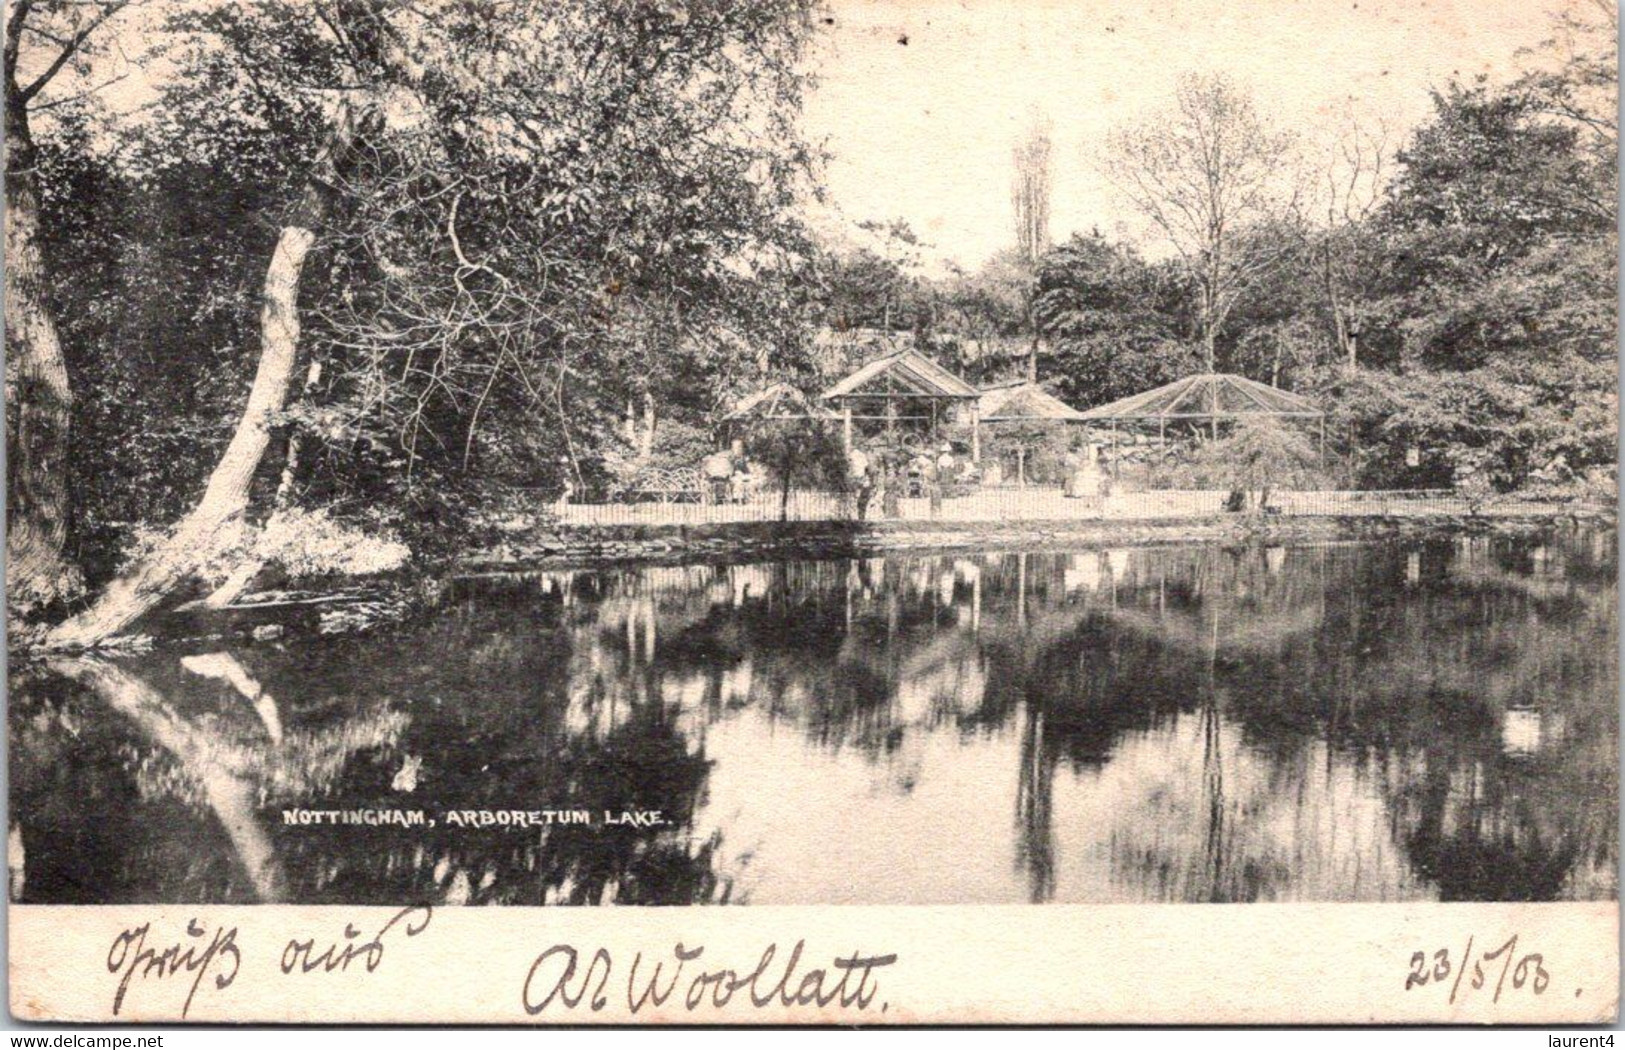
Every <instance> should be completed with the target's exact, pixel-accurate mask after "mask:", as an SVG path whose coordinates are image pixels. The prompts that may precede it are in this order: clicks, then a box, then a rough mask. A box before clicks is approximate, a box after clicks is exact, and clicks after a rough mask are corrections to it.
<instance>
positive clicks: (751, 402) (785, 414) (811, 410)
mask: <svg viewBox="0 0 1625 1050" xmlns="http://www.w3.org/2000/svg"><path fill="white" fill-rule="evenodd" d="M751 416H754V417H756V418H758V419H834V418H835V413H833V412H831V411H830V410H829V409H827V408H825V407H824V406H823V405H820V404H817V403H815V402H814V401H813V400H812V399H811V398H809V397H808V396H807V395H806V394H803V393H802V392H801V391H800V390H797V389H796V388H795V387H793V386H791V385H790V384H789V383H774V384H773V385H772V386H769V387H764V388H763V389H761V390H758V391H756V393H754V394H751V395H749V396H747V397H744V398H741V399H740V400H739V402H738V403H737V404H735V405H734V407H733V408H732V409H731V410H729V412H728V413H727V414H726V415H724V416H723V417H722V419H723V421H724V422H733V421H736V420H740V419H745V418H747V417H751Z"/></svg>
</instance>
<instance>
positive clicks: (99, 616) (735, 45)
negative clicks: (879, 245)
mask: <svg viewBox="0 0 1625 1050" xmlns="http://www.w3.org/2000/svg"><path fill="white" fill-rule="evenodd" d="M808 8H809V5H808V4H807V3H804V2H801V0H785V2H783V3H778V4H722V5H714V6H711V5H707V6H703V7H696V6H694V5H688V4H678V3H672V4H665V5H661V4H650V3H646V2H642V0H624V2H621V0H615V2H610V3H607V4H606V3H605V2H603V0H597V2H591V3H589V2H586V0H573V2H569V3H543V2H541V0H532V2H526V3H520V4H514V5H502V6H497V5H478V4H476V5H462V6H456V7H447V8H436V9H434V11H433V12H432V15H433V17H430V15H429V14H425V13H424V12H423V11H422V10H420V9H419V8H418V7H417V6H416V5H413V4H408V3H400V2H395V0H324V2H322V3H316V4H310V3H294V2H291V0H289V2H283V3H274V4H265V5H257V6H255V7H252V8H238V7H236V6H235V5H223V4H222V5H217V6H214V7H210V8H207V9H206V10H204V11H203V12H202V13H201V14H199V13H196V12H195V11H192V10H188V11H186V13H185V15H184V18H185V25H186V28H187V29H188V31H189V32H191V33H192V34H194V35H195V36H196V37H197V38H198V39H200V40H201V41H203V43H201V44H200V50H199V52H197V53H196V54H194V55H193V56H192V60H191V62H190V65H188V66H186V67H184V68H183V74H184V75H183V77H182V79H181V81H180V84H179V87H178V89H177V93H176V94H175V95H174V96H173V99H172V101H173V104H174V105H175V106H176V107H177V109H180V110H182V111H184V112H188V113H195V118H193V119H195V121H196V122H197V123H198V124H200V125H202V126H204V127H213V126H214V124H212V123H211V122H212V121H216V120H217V116H216V115H217V114H222V113H223V114H225V115H226V116H225V124H226V125H227V128H226V130H227V133H228V134H229V135H231V136H237V135H245V136H249V137H254V136H263V135H266V134H271V135H273V136H284V139H283V141H284V142H285V144H286V146H285V150H286V152H287V153H289V154H290V155H293V156H296V157H298V158H300V163H299V164H298V165H297V166H296V167H297V169H298V170H300V171H301V172H302V174H301V175H300V177H299V178H298V179H297V180H290V187H289V192H288V195H287V196H286V198H285V201H284V203H283V204H282V205H281V206H279V207H278V208H277V209H276V211H275V222H276V225H277V230H278V232H277V237H276V242H275V244H274V245H273V246H272V247H271V252H270V261H269V263H268V265H266V267H265V270H264V277H263V281H262V286H263V292H262V296H261V300H262V303H261V321H260V327H259V348H258V366H257V370H256V373H255V380H254V383H253V386H252V389H251V390H250V393H249V399H248V403H247V406H246V408H245V409H244V411H243V414H242V417H241V419H240V420H239V422H238V425H237V428H236V430H235V432H234V434H233V436H232V440H231V441H230V443H229V444H228V445H227V446H226V449H225V451H224V452H223V453H222V456H221V459H220V461H219V463H218V465H217V466H216V468H215V470H214V472H213V474H212V475H211V477H210V479H209V482H208V485H207V486H206V488H205V492H204V496H203V498H202V499H201V500H200V501H199V503H198V504H197V506H196V507H195V508H194V509H193V510H192V511H191V512H190V513H188V514H187V515H186V516H185V517H184V518H183V519H182V521H181V522H180V523H179V525H178V526H177V527H176V528H175V529H174V530H173V531H172V532H171V533H170V535H169V538H168V539H167V540H166V541H165V542H164V543H162V544H161V545H160V546H159V547H158V549H157V550H156V551H155V552H154V553H152V554H151V555H150V556H148V557H146V558H144V559H142V560H141V561H140V563H139V564H138V565H137V566H135V567H134V568H133V569H132V570H131V571H130V572H129V573H127V574H126V575H125V576H123V577H122V578H120V579H119V580H117V581H115V582H114V583H113V584H112V585H111V586H110V587H109V588H108V589H107V591H106V592H105V593H104V594H103V596H102V597H101V599H100V600H99V601H98V602H97V603H96V605H95V606H93V607H92V608H91V609H90V610H88V611H87V612H85V613H84V614H82V615H80V616H78V617H76V618H74V619H73V620H70V621H68V622H67V623H65V624H63V625H62V626H61V627H59V628H58V629H57V630H56V631H55V632H53V634H52V636H51V638H50V642H51V643H52V644H55V645H58V646H64V647H77V646H90V645H95V644H97V643H98V642H100V641H101V640H103V639H105V638H107V637H109V636H111V635H113V634H116V633H118V632H120V631H122V630H124V629H125V628H127V627H128V626H129V625H130V624H131V623H133V622H134V621H135V620H136V619H137V618H139V617H140V616H142V615H143V614H144V613H146V612H147V611H149V610H151V609H152V608H154V607H155V606H156V605H158V604H159V603H161V602H162V601H164V600H165V598H166V597H167V596H168V595H170V594H171V593H172V592H174V591H175V590H176V589H177V588H178V587H179V586H180V585H181V584H182V583H183V582H185V581H187V580H188V579H190V578H192V577H194V576H195V575H196V574H197V571H198V568H199V566H200V565H201V564H202V563H203V562H204V561H205V560H207V559H208V558H209V557H210V556H211V554H212V553H215V552H218V550H219V548H220V546H221V545H222V544H225V543H230V542H235V541H236V538H237V537H240V536H241V534H242V532H243V526H244V525H245V523H246V522H247V521H248V518H249V516H250V514H251V512H252V510H253V507H252V505H251V504H252V501H251V498H250V497H251V492H252V491H253V483H254V480H255V475H256V474H257V473H260V464H261V462H262V460H264V459H265V455H266V452H267V450H268V449H269V448H271V447H273V443H274V441H273V439H274V437H275V436H276V434H278V433H280V432H283V431H285V430H292V431H293V432H294V433H293V434H292V435H290V439H289V441H288V442H286V443H285V444H284V446H283V447H284V448H286V449H287V450H288V452H289V454H288V455H286V456H285V457H284V459H285V461H286V463H290V464H291V463H292V462H293V460H294V457H293V456H292V455H291V451H292V447H293V437H294V436H296V435H297V433H298V432H299V431H300V429H301V428H304V429H308V431H309V432H310V433H311V434H313V435H315V436H318V437H320V438H321V439H322V442H321V443H323V444H325V445H326V446H327V450H326V454H327V455H328V456H329V457H337V461H339V462H342V460H343V458H344V456H346V455H347V454H348V452H347V451H346V450H348V449H350V448H353V447H354V446H355V445H356V444H357V443H358V442H359V441H361V439H363V438H364V439H366V441H368V442H373V441H376V443H377V445H378V446H379V447H381V448H383V453H382V458H383V461H384V462H386V463H388V464H390V465H391V466H392V467H393V466H394V465H397V464H398V465H400V466H402V467H404V472H405V477H406V478H407V484H408V485H410V479H411V477H412V473H413V471H414V470H419V469H423V468H425V467H427V466H428V465H430V464H436V465H437V468H436V469H441V470H445V471H448V472H449V471H450V470H451V469H453V467H452V464H454V463H460V464H462V465H463V467H464V468H465V469H466V468H467V466H468V465H469V464H470V463H472V462H475V461H477V459H478V456H477V455H476V453H477V451H478V450H479V448H480V446H481V444H482V442H481V440H480V436H479V435H480V428H481V427H482V425H484V424H485V422H486V421H487V420H489V419H491V418H493V417H501V416H502V415H503V414H504V413H514V415H512V416H511V417H508V418H511V419H513V421H514V422H515V423H516V424H518V425H517V426H516V427H515V429H516V430H517V431H518V432H519V433H520V434H521V435H522V438H521V439H520V440H532V439H538V440H540V442H541V443H542V444H544V445H546V446H548V447H550V448H551V449H552V452H553V455H554V458H556V457H557V454H558V452H559V451H560V450H561V449H562V450H564V451H565V454H566V456H567V458H569V459H570V460H572V461H574V458H575V453H574V451H572V450H573V448H574V442H575V441H577V440H580V439H582V438H584V437H590V438H591V439H592V440H595V441H596V440H598V439H599V438H600V437H602V436H604V435H602V434H601V433H600V432H599V431H601V430H606V429H607V430H613V429H614V427H613V420H614V419H615V418H617V416H618V414H619V408H620V407H621V406H624V404H625V399H626V395H627V392H628V390H629V389H631V390H636V389H640V387H639V386H638V384H639V383H643V384H644V386H647V384H648V382H649V381H651V380H653V379H655V378H656V377H657V376H658V377H660V381H662V382H667V381H669V382H673V383H681V382H684V381H685V378H686V381H688V382H690V383H692V377H691V375H689V374H688V373H685V371H684V370H682V369H674V368H654V367H651V358H652V357H654V355H656V354H657V353H658V352H659V349H660V348H658V347H656V346H652V345H650V344H651V341H652V340H653V341H657V342H661V343H663V344H665V345H666V346H668V347H670V346H671V343H675V344H676V347H679V348H681V351H682V354H683V356H685V358H687V359H688V360H690V361H692V362H694V363H697V364H698V363H702V362H707V359H708V358H709V360H710V363H703V364H701V368H702V369H703V370H704V371H705V372H706V373H707V374H708V375H709V376H711V377H714V376H715V374H716V372H718V371H722V370H724V369H726V368H727V367H731V366H730V365H728V364H727V363H726V361H724V360H723V358H724V357H726V356H727V355H731V354H736V353H737V347H738V346H739V345H741V344H742V343H744V342H745V341H744V340H740V339H737V338H732V337H729V336H728V335H727V333H726V331H725V329H726V328H728V327H729V326H732V325H736V323H738V322H740V321H741V319H745V323H751V320H750V319H756V318H762V317H767V316H770V315H772V314H774V313H775V312H782V311H777V307H780V306H782V305H783V304H782V303H770V302H769V301H768V297H765V296H763V295H762V294H761V291H762V289H763V287H764V286H766V285H768V284H775V283H782V282H777V279H776V278H775V279H773V280H772V281H769V280H765V279H764V278H765V277H766V276H767V275H771V274H774V273H777V272H778V271H779V270H780V269H782V267H783V265H784V260H785V258H786V257H787V256H789V255H790V254H791V252H790V250H789V240H790V235H789V233H788V232H787V231H788V226H789V223H788V220H787V218H786V216H787V215H788V212H789V205H790V202H791V201H792V200H793V199H794V198H793V194H792V192H791V186H790V184H791V183H792V182H793V181H794V179H795V178H796V177H797V173H798V172H800V171H802V170H804V168H805V166H806V164H807V163H808V162H809V160H810V158H809V154H808V152H807V151H806V150H805V149H804V147H802V145H801V143H800V140H799V138H798V137H797V135H796V134H795V133H794V129H793V124H794V120H793V117H794V112H795V110H796V109H797V107H798V106H799V98H800V95H799V92H800V88H801V85H802V83H803V82H804V80H805V75H804V73H802V72H801V68H800V62H799V56H800V49H801V44H802V41H803V40H804V39H805V38H806V36H807V34H808V33H810V32H811V26H812V21H811V19H810V18H809V17H808ZM288 99H293V100H295V104H294V105H292V106H285V102H286V100H288ZM282 110H287V111H286V112H283V111H282ZM267 129H269V130H267ZM314 259H320V260H321V265H323V266H324V267H325V273H324V276H325V279H324V281H322V282H320V284H319V285H316V286H314V287H313V286H312V282H309V281H306V280H305V279H304V278H305V271H306V270H307V269H308V268H309V266H310V265H311V261H312V260H314ZM630 319H638V320H637V321H636V323H632V324H630V325H628V323H627V322H628V321H629V320H630ZM645 322H649V323H645ZM765 327H768V326H765V325H764V328H765ZM702 335H703V336H708V338H696V337H697V336H702ZM668 340H669V341H670V342H668ZM702 344H703V345H702ZM746 345H748V344H746ZM313 351H314V352H315V353H316V354H317V355H319V356H317V357H316V360H315V363H318V364H322V365H324V366H326V367H325V368H324V369H323V371H322V372H321V373H316V372H314V371H311V370H304V369H301V368H300V367H299V365H300V359H301V358H302V357H304V356H306V355H310V354H311V353H312V352H313ZM666 352H670V350H669V349H668V350H667V351H666ZM639 369H641V373H640V371H639ZM300 374H304V375H305V376H307V379H306V390H307V391H308V392H310V393H311V394H312V395H315V394H316V393H318V392H320V393H321V395H322V398H323V401H324V404H322V405H320V406H318V405H316V404H314V403H307V404H303V405H293V404H292V402H293V401H294V399H295V398H296V397H298V396H299V395H298V394H297V393H296V392H295V391H294V390H293V385H294V383H295V381H296V376H298V375H300ZM318 376H320V378H318ZM667 376H669V377H670V378H669V380H668V379H666V378H665V377H667ZM708 381H709V380H708ZM318 388H319V391H318ZM539 413H540V416H539ZM595 418H596V419H598V420H600V421H605V420H607V421H609V423H610V426H608V427H607V428H606V427H600V428H598V429H597V430H595V429H593V426H592V420H593V419H595ZM548 420H555V421H556V423H557V427H558V430H559V431H561V433H555V434H553V435H551V436H549V435H548V434H547V431H546V428H545V426H542V425H539V422H540V423H543V424H545V423H546V422H547V421H548ZM573 421H574V426H573V427H572V422H573ZM572 429H574V430H575V433H574V435H572V433H571V430H572ZM520 440H508V439H506V438H504V437H500V436H499V437H498V438H495V439H491V440H490V441H489V443H491V444H494V445H498V446H500V447H502V448H504V449H512V448H513V447H514V446H515V445H516V444H518V443H520ZM392 443H393V444H394V445H395V446H396V448H395V452H396V453H397V454H393V455H392V454H390V450H389V449H388V448H387V447H385V446H388V445H390V444H392ZM398 453H404V456H402V455H399V454H398ZM301 458H303V457H301ZM324 473H327V472H326V471H324ZM283 474H284V476H285V477H286V476H287V474H288V470H287V469H286V468H285V469H284V471H283ZM377 480H378V479H377V478H375V479H374V482H373V484H371V485H369V486H368V487H366V488H365V489H363V490H362V491H365V492H367V493H369V496H370V499H371V500H372V501H374V502H376V501H377V500H378V499H379V497H380V495H381V494H387V493H390V492H398V491H399V489H398V488H390V487H389V485H391V484H395V482H389V483H387V484H385V485H384V486H382V487H380V486H379V484H378V483H377ZM281 487H282V486H280V485H279V486H278V488H281ZM262 507H263V504H262ZM250 531H252V527H250Z"/></svg>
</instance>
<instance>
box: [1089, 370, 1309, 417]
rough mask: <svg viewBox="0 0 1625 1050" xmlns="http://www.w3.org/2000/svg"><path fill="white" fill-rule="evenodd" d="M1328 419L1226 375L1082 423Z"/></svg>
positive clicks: (1299, 401) (1164, 389) (1150, 395)
mask: <svg viewBox="0 0 1625 1050" xmlns="http://www.w3.org/2000/svg"><path fill="white" fill-rule="evenodd" d="M1324 415H1325V413H1324V412H1322V411H1321V410H1320V407H1319V406H1318V405H1316V404H1315V403H1314V402H1313V401H1311V400H1309V399H1308V398H1306V397H1304V396H1303V395H1302V394H1294V393H1290V392H1289V391H1286V390H1277V389H1276V388H1275V387H1272V386H1266V385H1265V384H1263V383H1260V382H1257V381H1255V380H1252V379H1248V378H1247V377H1246V376H1238V375H1232V374H1230V373H1225V372H1210V373H1205V374H1202V375H1194V376H1186V377H1185V378H1183V379H1176V380H1174V381H1173V382H1172V383H1169V384H1167V385H1166V386H1159V387H1157V388H1156V389H1155V390H1147V391H1145V392H1144V393H1140V394H1133V395H1131V396H1129V397H1125V398H1122V399H1121V400H1118V401H1113V402H1112V403H1111V404H1108V405H1101V406H1099V407H1097V408H1091V409H1089V410H1088V411H1087V412H1084V413H1083V419H1085V420H1089V421H1099V422H1109V421H1112V420H1146V419H1156V420H1172V419H1214V418H1221V419H1222V418H1229V417H1235V416H1286V417H1296V418H1301V419H1318V418H1320V417H1322V416H1324Z"/></svg>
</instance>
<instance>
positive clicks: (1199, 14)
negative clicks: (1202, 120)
mask: <svg viewBox="0 0 1625 1050" xmlns="http://www.w3.org/2000/svg"><path fill="white" fill-rule="evenodd" d="M1553 2H1559V0H1544V2H1542V0H1404V2H1389V0H1359V2H1354V0H1229V2H1225V0H1133V2H1129V0H1117V2H1109V3H1108V2H1103V0H1002V2H995V0H831V5H832V8H833V10H832V11H831V17H833V18H834V24H833V25H832V26H826V31H825V39H824V40H823V41H822V42H821V44H820V46H819V50H818V52H817V55H816V58H815V65H816V68H817V71H818V76H819V80H820V84H819V87H818V88H817V90H816V91H815V92H814V94H813V95H812V97H811V98H810V99H809V102H808V106H807V109H806V118H805V119H806V125H805V126H806V129H807V131H808V133H809V134H810V135H811V137H812V138H813V140H814V141H821V142H822V143H823V145H824V147H825V148H826V149H827V150H828V151H829V152H830V153H831V154H832V158H831V160H830V162H829V163H828V165H827V168H826V171H825V182H826V186H827V191H828V194H829V197H830V205H829V207H828V209H826V211H825V213H824V214H822V215H821V216H820V217H819V219H818V221H819V223H820V225H822V226H824V227H826V228H828V229H838V228H844V227H845V226H847V225H849V224H851V223H855V222H858V221H862V220H866V219H879V220H890V219H894V218H902V219H905V220H907V221H908V223H909V224H910V226H911V227H912V228H913V229H914V231H915V232H916V233H917V234H919V235H920V237H921V239H922V240H923V241H925V242H926V243H927V244H928V245H929V248H928V249H927V250H926V252H925V253H924V254H925V258H926V261H927V263H928V264H933V265H935V266H940V265H941V264H942V263H943V261H945V260H953V261H955V262H958V263H959V264H961V265H964V266H967V267H975V266H977V265H979V264H980V263H981V262H983V261H984V260H985V259H986V258H987V257H988V256H989V255H991V254H992V253H994V252H995V251H998V250H1000V249H1002V248H1005V247H1008V246H1010V245H1011V244H1012V243H1013V240H1014V232H1013V223H1012V219H1011V206H1010V173H1011V171H1010V169H1011V163H1010V149H1011V146H1012V145H1013V143H1014V141H1015V139H1016V138H1017V137H1018V135H1019V134H1020V133H1021V131H1022V130H1023V129H1024V128H1025V127H1026V126H1028V124H1029V122H1030V121H1031V120H1032V118H1033V115H1034V114H1035V113H1037V112H1042V113H1043V114H1045V115H1047V116H1048V117H1049V119H1050V120H1051V121H1052V122H1053V132H1052V137H1053V141H1054V150H1053V159H1052V162H1051V163H1052V169H1051V170H1052V180H1053V183H1054V194H1053V203H1052V207H1051V221H1050V229H1051V234H1052V238H1053V239H1054V240H1057V241H1060V240H1064V239H1065V238H1066V237H1067V236H1068V235H1069V234H1070V233H1072V232H1073V231H1077V232H1087V231H1088V230H1090V229H1091V228H1094V227H1099V228H1100V229H1101V231H1102V232H1103V233H1107V234H1109V235H1111V234H1117V235H1132V234H1133V233H1134V232H1135V231H1134V228H1133V227H1132V226H1131V225H1130V216H1129V214H1128V213H1127V210H1126V209H1125V207H1124V205H1123V204H1122V202H1121V201H1120V200H1118V199H1116V198H1115V197H1114V195H1113V193H1112V191H1111V188H1110V185H1109V184H1108V183H1107V182H1106V180H1105V179H1104V177H1103V176H1102V175H1101V174H1100V173H1099V170H1098V166H1099V157H1100V153H1099V151H1100V148H1101V146H1102V145H1103V143H1104V141H1105V138H1106V135H1107V133H1108V131H1109V130H1110V129H1111V128H1112V127H1114V126H1116V125H1118V124H1120V123H1123V122H1128V121H1132V120H1134V119H1135V118H1136V116H1137V115H1139V114H1144V113H1146V112H1150V111H1154V110H1156V109H1158V108H1161V107H1162V106H1164V105H1166V104H1167V103H1168V101H1169V100H1170V99H1171V97H1172V94H1173V89H1174V82H1175V79H1176V78H1177V77H1178V76H1179V75H1180V74H1182V73H1186V72H1203V73H1213V72H1222V73H1225V74H1228V75H1229V76H1231V77H1232V78H1233V79H1235V80H1236V81H1238V82H1239V83H1241V84H1243V85H1245V86H1246V87H1248V88H1250V89H1251V91H1252V92H1253V95H1254V98H1255V101H1256V103H1257V105H1258V107H1259V108H1260V110H1262V111H1263V112H1265V113H1266V114H1268V115H1270V116H1271V117H1273V118H1274V119H1275V120H1276V121H1277V122H1279V123H1280V124H1281V125H1283V126H1285V127H1288V128H1292V129H1295V130H1299V131H1301V132H1302V133H1303V134H1304V135H1305V136H1307V137H1308V138H1309V139H1310V140H1311V141H1314V140H1316V139H1323V138H1324V136H1325V135H1326V133H1327V132H1326V129H1327V128H1329V127H1332V126H1335V125H1336V124H1337V123H1338V121H1337V119H1336V114H1338V113H1339V112H1346V111H1347V110H1348V109H1349V108H1351V107H1352V108H1353V110H1354V111H1355V112H1357V113H1360V114H1362V115H1363V116H1364V117H1366V118H1370V117H1381V118H1382V119H1383V120H1384V121H1386V122H1387V123H1388V126H1389V127H1390V128H1391V129H1393V131H1394V132H1395V133H1399V134H1402V133H1403V131H1404V130H1405V129H1407V128H1410V127H1413V126H1415V124H1417V123H1418V122H1419V121H1421V120H1423V119H1425V118H1426V117H1427V115H1428V113H1429V112H1430V110H1431V105H1432V104H1431V100H1430V97H1429V90H1430V89H1431V88H1436V87H1443V86H1444V85H1446V84H1447V83H1448V82H1449V81H1450V80H1451V78H1453V77H1459V78H1464V79H1470V78H1471V77H1473V76H1475V75H1477V74H1480V73H1483V74H1488V75H1489V76H1491V77H1492V79H1493V78H1504V77H1506V76H1508V75H1510V73H1511V72H1512V71H1513V70H1514V68H1515V66H1516V62H1517V57H1516V53H1517V51H1518V49H1519V48H1521V47H1526V46H1530V45H1533V44H1536V43H1538V42H1540V41H1541V40H1542V39H1544V38H1545V37H1546V36H1548V35H1549V26H1550V22H1549V7H1550V4H1551V3H1553Z"/></svg>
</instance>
